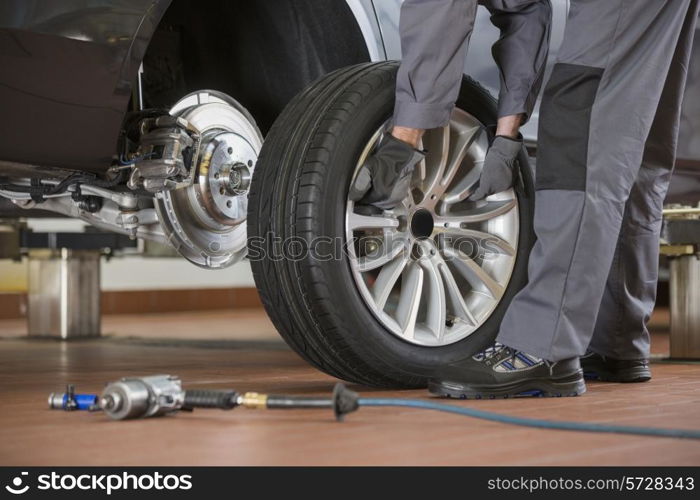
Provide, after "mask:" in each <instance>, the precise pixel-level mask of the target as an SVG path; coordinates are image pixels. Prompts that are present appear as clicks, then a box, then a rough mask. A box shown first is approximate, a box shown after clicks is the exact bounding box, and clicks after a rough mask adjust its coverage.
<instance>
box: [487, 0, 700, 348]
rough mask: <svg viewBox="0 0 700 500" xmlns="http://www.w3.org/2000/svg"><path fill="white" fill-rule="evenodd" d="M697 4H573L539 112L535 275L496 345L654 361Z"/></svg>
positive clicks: (591, 0)
mask: <svg viewBox="0 0 700 500" xmlns="http://www.w3.org/2000/svg"><path fill="white" fill-rule="evenodd" d="M698 6H699V1H698V0H668V1H661V0H572V2H571V10H570V12H569V18H568V22H567V26H566V32H565V36H564V42H563V46H562V48H561V51H560V53H559V57H558V62H557V64H556V66H555V68H554V71H553V73H552V76H551V78H550V79H549V81H548V83H547V85H546V87H545V91H544V97H543V102H542V108H541V111H540V123H539V127H540V129H539V137H538V160H537V175H536V189H537V191H536V203H535V222H534V224H535V232H536V234H537V237H538V240H537V243H536V244H535V247H534V249H533V251H532V255H531V258H530V262H529V283H528V284H527V285H526V286H525V288H523V289H522V290H521V291H520V292H519V293H518V294H517V295H516V296H515V298H514V299H513V301H512V303H511V305H510V307H509V309H508V311H507V313H506V315H505V317H504V319H503V322H502V324H501V329H500V333H499V336H498V340H499V341H500V342H502V343H504V344H506V345H508V346H510V347H513V348H516V349H520V350H523V351H525V352H527V353H529V354H533V355H536V356H539V357H542V358H545V359H548V360H552V361H556V360H560V359H565V358H569V357H574V356H580V355H582V354H584V352H585V351H586V349H587V348H590V349H591V350H592V351H594V352H597V353H599V354H603V355H606V356H610V357H613V358H618V359H636V358H646V357H648V355H649V333H648V331H647V327H646V323H647V321H648V319H649V316H650V314H651V312H652V309H653V307H654V302H655V295H656V283H657V275H658V252H659V232H660V228H661V218H662V205H663V200H664V197H665V195H666V191H667V189H668V184H669V179H670V176H671V171H672V167H673V164H674V161H675V152H676V143H677V138H678V127H679V119H680V109H681V101H682V98H683V90H684V87H685V81H686V74H687V70H688V64H689V60H690V50H691V46H692V41H693V35H694V33H695V25H696V22H697V18H698Z"/></svg>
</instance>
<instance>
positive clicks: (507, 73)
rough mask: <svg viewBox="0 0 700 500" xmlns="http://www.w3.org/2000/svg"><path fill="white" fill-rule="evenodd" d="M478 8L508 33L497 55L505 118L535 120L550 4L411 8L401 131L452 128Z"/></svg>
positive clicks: (404, 41)
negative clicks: (448, 125) (523, 117)
mask: <svg viewBox="0 0 700 500" xmlns="http://www.w3.org/2000/svg"><path fill="white" fill-rule="evenodd" d="M477 3H480V4H483V5H484V6H485V7H486V8H487V9H488V10H489V12H490V13H491V23H492V24H493V25H494V26H496V27H497V28H499V29H500V31H501V36H500V38H499V40H498V41H497V42H496V43H495V44H494V46H493V48H492V53H493V57H494V59H495V61H496V64H497V65H498V66H499V68H500V72H501V91H500V95H499V105H498V116H499V117H502V116H509V115H517V114H521V113H522V114H525V116H526V117H528V116H529V115H530V113H531V111H532V108H533V107H534V105H535V100H536V99H537V94H538V93H539V90H540V86H541V84H542V76H543V73H544V68H545V64H546V62H547V52H548V49H549V32H550V25H551V18H552V11H551V5H550V3H549V0H479V1H478V2H477V0H405V1H404V3H403V5H402V7H401V22H400V32H401V51H402V60H401V67H400V68H399V73H398V76H397V83H396V106H395V108H394V119H393V123H394V125H398V126H404V127H412V128H421V129H431V128H435V127H442V126H444V125H446V124H447V123H448V122H449V120H450V115H451V113H452V109H453V108H454V104H455V101H456V100H457V96H458V94H459V88H460V85H461V83H462V74H463V73H464V61H465V58H466V51H467V46H468V44H469V37H470V36H471V33H472V29H473V27H474V19H475V17H476V8H477Z"/></svg>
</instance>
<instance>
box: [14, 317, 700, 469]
mask: <svg viewBox="0 0 700 500" xmlns="http://www.w3.org/2000/svg"><path fill="white" fill-rule="evenodd" d="M198 314H199V313H198ZM234 316H235V315H234ZM207 317H208V318H209V319H207ZM246 317H247V319H245V317H243V316H240V317H239V319H240V320H241V321H239V322H233V323H232V322H231V317H230V316H227V315H226V314H224V313H222V314H220V315H219V314H214V315H210V316H206V315H205V316H197V315H195V316H192V315H183V316H179V317H175V318H173V317H172V315H170V319H166V317H160V319H159V320H157V319H156V318H138V317H134V318H122V320H121V321H120V320H119V319H116V320H110V321H113V323H112V326H113V331H120V332H122V333H121V334H115V336H113V337H109V338H106V339H102V340H90V341H80V342H68V343H60V342H56V341H51V340H27V339H22V338H13V335H10V333H8V328H7V323H6V322H0V332H4V333H3V334H0V336H3V337H5V338H4V339H2V340H0V394H2V398H3V412H2V413H0V464H2V465H306V464H323V465H333V464H337V465H364V464H368V465H389V464H397V465H700V442H698V441H692V442H691V441H682V440H677V439H664V438H649V437H635V436H616V435H606V434H601V435H595V434H584V433H574V432H563V431H546V430H535V429H528V428H520V427H513V426H506V425H502V424H497V423H492V422H486V421H480V420H475V419H471V418H465V417H460V416H456V415H449V414H441V413H433V412H418V411H417V410H411V409H378V408H366V409H362V410H360V411H359V412H357V413H355V414H353V415H350V416H349V417H348V419H347V421H346V422H344V423H336V422H335V421H334V420H333V418H332V416H331V415H330V414H329V412H327V411H321V410H313V411H289V412H281V411H277V412H273V411H268V412H264V411H253V410H246V409H236V410H233V411H231V412H222V411H196V412H194V413H192V414H180V415H177V416H172V417H166V418H158V419H150V420H141V421H130V422H112V421H110V420H108V419H107V418H106V417H105V416H103V415H100V414H89V413H83V412H74V413H65V412H62V411H50V410H48V409H47V408H46V398H47V396H48V394H49V393H50V392H52V391H60V390H62V389H63V386H64V384H66V383H68V382H70V383H74V384H76V385H77V388H78V390H79V391H83V392H92V391H99V390H100V389H101V388H102V386H103V384H104V383H105V382H107V381H110V380H115V379H117V378H119V377H122V376H138V375H146V374H155V373H172V374H177V375H180V376H181V377H182V379H183V380H184V382H185V386H186V387H215V388H235V389H237V390H240V391H248V390H255V391H259V392H275V393H293V394H308V395H321V394H327V393H328V392H329V391H330V390H331V388H332V387H333V384H334V383H335V382H336V381H335V379H333V378H331V377H329V376H326V375H324V374H322V373H320V372H318V371H317V370H315V369H313V368H311V367H309V366H308V365H307V364H306V363H304V362H303V361H302V360H301V359H299V358H298V357H297V356H296V355H295V354H294V353H292V352H290V351H289V350H287V349H285V348H284V347H283V346H282V345H281V344H280V343H279V342H278V341H277V340H275V339H276V336H275V334H274V331H273V330H271V329H270V328H271V327H269V326H268V327H265V326H264V325H265V324H266V322H267V320H266V318H264V316H263V315H262V312H261V311H257V312H255V313H253V312H250V314H249V315H248V316H246ZM187 318H189V320H188V319H187ZM231 325H235V327H236V328H235V330H237V331H239V332H240V331H243V330H245V331H246V332H248V333H251V332H252V333H255V332H254V331H253V330H254V329H253V326H255V325H257V326H255V328H259V330H260V332H262V334H263V335H262V337H261V336H260V335H257V336H256V335H252V336H247V335H245V334H244V333H241V334H239V335H238V336H237V337H236V338H237V341H234V342H224V343H221V342H219V343H217V342H213V343H211V344H207V343H206V342H204V343H202V345H201V346H200V345H191V344H188V343H186V342H183V341H182V339H184V338H187V337H188V332H190V334H191V335H189V337H192V336H195V337H198V338H202V337H204V338H206V337H209V338H212V339H214V340H217V339H223V338H227V337H225V336H224V335H223V332H225V331H231V330H232V329H233V328H232V326H231ZM246 325H247V326H248V327H250V328H248V329H247V330H246V328H244V327H246ZM164 332H170V335H166V334H165V333H164ZM139 333H140V334H142V335H147V336H149V337H151V338H152V337H153V336H154V334H155V335H156V336H158V335H159V336H160V337H162V339H161V340H163V341H162V342H161V343H160V344H159V345H149V344H148V342H144V341H142V340H131V339H130V338H131V337H133V336H134V335H137V334H139ZM171 337H178V339H175V340H172V341H171V340H165V339H166V338H171ZM229 338H230V337H229ZM261 338H262V339H264V340H269V341H270V342H268V343H267V344H265V345H264V346H262V347H256V348H255V349H251V348H249V344H246V343H245V342H241V340H246V339H249V340H254V339H258V340H259V339H261ZM666 339H667V337H666V336H665V335H656V336H655V337H654V345H655V346H657V347H655V350H656V351H657V352H660V349H661V350H663V349H667V346H668V344H667V340H666ZM659 346H660V347H659ZM653 371H654V379H653V380H652V381H651V382H649V383H647V384H634V385H621V384H603V383H592V384H589V391H588V393H587V394H586V395H584V396H582V397H579V398H564V399H522V400H506V401H477V402H458V403H457V404H461V405H464V406H469V407H475V408H479V409H484V410H491V411H496V412H500V413H504V414H510V415H519V416H523V417H535V418H552V419H561V420H577V421H590V422H606V423H618V424H628V425H644V426H659V427H661V426H663V427H679V428H689V429H700V364H671V363H655V364H654V365H653ZM353 389H354V390H358V391H361V392H363V393H365V394H372V395H382V396H401V397H417V398H427V397H428V396H427V395H426V393H425V392H424V391H377V390H372V389H368V388H363V387H353Z"/></svg>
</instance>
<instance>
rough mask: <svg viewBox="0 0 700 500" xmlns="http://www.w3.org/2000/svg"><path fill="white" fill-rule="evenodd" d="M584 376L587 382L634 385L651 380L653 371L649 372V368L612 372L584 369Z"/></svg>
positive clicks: (600, 369) (602, 369)
mask: <svg viewBox="0 0 700 500" xmlns="http://www.w3.org/2000/svg"><path fill="white" fill-rule="evenodd" d="M583 376H584V378H585V379H586V380H599V381H600V382H618V383H623V384H634V383H639V382H648V381H649V380H651V370H649V368H632V369H628V370H620V371H616V372H611V371H608V370H606V369H604V368H597V367H595V368H594V367H591V368H584V370H583Z"/></svg>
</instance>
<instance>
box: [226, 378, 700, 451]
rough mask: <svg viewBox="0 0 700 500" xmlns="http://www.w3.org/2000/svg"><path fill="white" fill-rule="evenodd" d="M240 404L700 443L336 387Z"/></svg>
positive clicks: (684, 434) (250, 396) (669, 433)
mask: <svg viewBox="0 0 700 500" xmlns="http://www.w3.org/2000/svg"><path fill="white" fill-rule="evenodd" d="M238 404H239V405H241V406H245V407H247V408H266V409H294V408H332V409H333V410H334V412H335V416H336V418H337V419H338V420H343V419H344V417H345V415H347V414H348V413H351V412H354V411H356V410H357V409H359V408H362V407H372V406H373V407H380V408H386V407H405V408H417V409H420V410H435V411H443V412H446V413H455V414H457V415H463V416H465V417H472V418H478V419H481V420H488V421H490V422H498V423H502V424H511V425H520V426H523V427H534V428H537V429H554V430H564V431H577V432H597V433H612V434H633V435H637V436H655V437H670V438H681V439H700V431H698V430H690V429H663V428H657V427H634V426H626V425H607V424H594V423H586V422H567V421H560V420H544V419H537V418H522V417H513V416H510V415H502V414H500V413H494V412H490V411H483V410H476V409H474V408H466V407H463V406H457V405H451V404H444V403H436V402H433V401H424V400H421V399H398V398H362V397H360V396H359V395H358V394H357V393H355V392H353V391H351V390H349V389H347V388H346V387H345V386H344V385H343V384H336V386H335V388H334V390H333V397H332V398H309V397H295V396H275V395H266V394H257V393H246V394H243V395H242V396H240V397H239V400H238Z"/></svg>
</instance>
